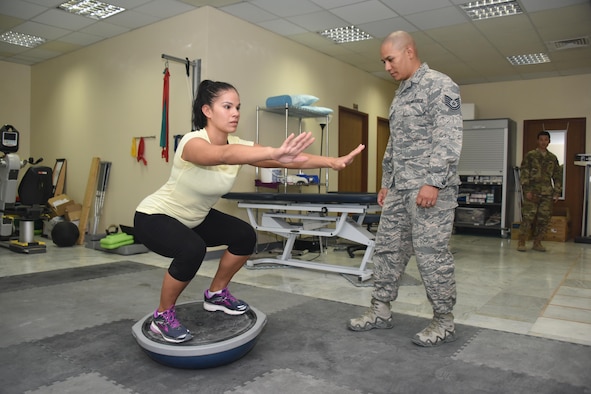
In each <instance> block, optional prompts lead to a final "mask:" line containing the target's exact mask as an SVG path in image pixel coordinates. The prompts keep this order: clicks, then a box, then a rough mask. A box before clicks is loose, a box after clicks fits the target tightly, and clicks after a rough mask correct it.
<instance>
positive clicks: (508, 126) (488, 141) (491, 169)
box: [454, 118, 517, 238]
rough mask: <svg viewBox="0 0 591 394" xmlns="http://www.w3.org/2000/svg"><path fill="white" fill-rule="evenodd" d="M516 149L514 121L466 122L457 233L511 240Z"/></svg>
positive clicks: (456, 220)
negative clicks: (477, 232)
mask: <svg viewBox="0 0 591 394" xmlns="http://www.w3.org/2000/svg"><path fill="white" fill-rule="evenodd" d="M515 146H516V124H515V122H514V121H513V120H511V119H507V118H504V119H483V120H466V121H464V133H463V144H462V153H461V155H460V162H459V164H458V174H459V176H460V181H461V184H460V187H459V192H458V208H456V219H455V223H454V228H455V229H456V230H463V231H467V232H474V231H485V232H493V233H498V234H499V235H500V236H501V237H503V238H507V237H508V236H509V234H510V231H511V224H512V222H513V221H514V219H515V218H514V216H515V214H516V212H515V201H516V198H517V196H516V189H517V188H516V184H515V176H514V172H513V169H514V167H515V149H516V148H515Z"/></svg>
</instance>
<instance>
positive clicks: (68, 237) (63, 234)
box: [51, 222, 80, 246]
mask: <svg viewBox="0 0 591 394" xmlns="http://www.w3.org/2000/svg"><path fill="white" fill-rule="evenodd" d="M79 236H80V231H79V230H78V226H76V225H75V224H74V223H72V222H59V223H57V224H56V225H55V226H54V227H53V229H52V230H51V239H52V240H53V243H54V244H56V245H57V246H74V244H76V241H77V240H78V237H79Z"/></svg>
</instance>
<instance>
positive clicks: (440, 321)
mask: <svg viewBox="0 0 591 394" xmlns="http://www.w3.org/2000/svg"><path fill="white" fill-rule="evenodd" d="M456 339H457V338H456V329H455V325H454V315H453V314H451V313H437V312H435V313H434V314H433V319H432V320H431V323H429V325H428V326H427V328H425V329H424V330H423V331H421V332H419V333H417V334H416V335H415V336H414V337H413V338H412V342H413V343H414V344H415V345H419V346H424V347H433V346H439V345H443V344H444V343H446V342H453V341H455V340H456Z"/></svg>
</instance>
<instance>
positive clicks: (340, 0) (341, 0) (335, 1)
mask: <svg viewBox="0 0 591 394" xmlns="http://www.w3.org/2000/svg"><path fill="white" fill-rule="evenodd" d="M311 1H312V2H313V3H316V4H318V5H319V6H320V7H322V8H325V9H327V10H330V9H332V8H337V7H343V6H346V5H350V4H355V3H363V2H364V1H365V0H311Z"/></svg>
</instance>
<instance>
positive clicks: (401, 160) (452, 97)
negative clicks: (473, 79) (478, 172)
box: [382, 63, 463, 190]
mask: <svg viewBox="0 0 591 394" xmlns="http://www.w3.org/2000/svg"><path fill="white" fill-rule="evenodd" d="M389 118H390V138H389V139H388V145H387V147H386V152H385V153H384V159H383V161H382V167H383V176H382V187H383V188H396V189H399V190H405V189H416V188H420V187H421V186H423V185H425V184H428V185H432V186H435V187H437V188H440V189H441V188H444V187H446V186H455V185H459V183H460V179H459V177H458V175H457V166H458V161H459V159H460V152H461V150H462V130H463V125H462V113H461V98H460V89H459V88H458V85H456V83H455V82H453V81H452V80H451V78H449V77H448V76H447V75H445V74H442V73H440V72H438V71H435V70H431V69H430V68H429V66H428V65H427V64H426V63H423V64H421V66H420V67H419V69H418V70H417V71H416V72H415V73H414V74H413V76H412V77H411V78H409V79H408V80H406V81H403V82H402V83H401V84H400V86H399V87H398V90H397V91H396V95H395V96H394V99H393V101H392V104H391V106H390V114H389Z"/></svg>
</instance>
